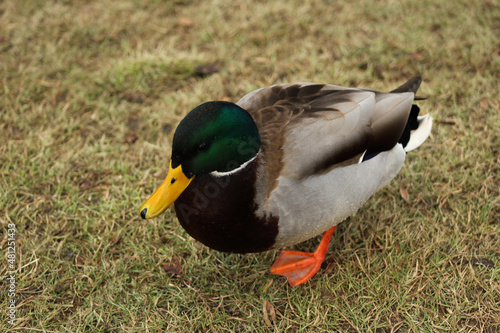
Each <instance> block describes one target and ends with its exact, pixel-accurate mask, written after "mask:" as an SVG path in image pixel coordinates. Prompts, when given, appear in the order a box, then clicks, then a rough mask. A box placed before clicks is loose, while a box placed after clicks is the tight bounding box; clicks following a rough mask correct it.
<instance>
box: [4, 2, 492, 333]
mask: <svg viewBox="0 0 500 333" xmlns="http://www.w3.org/2000/svg"><path fill="white" fill-rule="evenodd" d="M0 21H1V22H2V23H1V25H0V85H1V88H2V92H1V93H0V194H1V197H2V200H0V223H1V224H2V228H1V231H0V232H1V233H0V246H1V247H2V258H1V259H0V260H1V261H2V262H3V263H5V264H1V265H0V277H1V282H0V284H1V285H2V287H4V288H1V290H0V291H1V293H2V296H1V297H0V303H1V305H0V308H1V310H0V320H1V321H0V328H2V327H3V328H4V329H3V330H7V331H22V332H25V331H27V329H32V330H34V331H40V332H59V331H67V332H118V331H120V332H121V331H125V332H159V331H168V332H186V331H191V332H253V331H257V332H272V331H275V332H285V331H286V332H335V331H338V332H498V331H500V221H499V220H500V208H499V207H500V199H499V197H500V193H499V188H500V175H499V174H500V173H499V165H500V164H499V162H500V161H499V152H500V131H499V127H500V100H499V81H500V40H499V38H498V36H499V35H500V4H498V2H496V1H491V0H482V1H481V0H479V1H465V0H458V1H446V0H435V1H429V0H418V1H417V0H402V1H392V0H385V1H368V0H353V1H322V0H311V1H288V0H277V1H273V2H268V1H253V2H246V1H242V0H237V1H217V0H215V1H187V0H175V1H139V0H112V1H83V0H82V1H78V0H76V1H41V0H31V1H15V0H5V1H3V2H1V3H0ZM414 75H422V77H423V79H424V82H423V84H422V86H421V90H420V95H422V96H425V97H427V99H426V100H423V101H419V103H418V104H419V106H420V108H421V109H422V113H431V114H432V116H433V117H434V119H435V124H434V128H433V131H432V135H431V137H430V138H429V139H428V140H427V141H426V142H425V143H424V144H423V145H422V146H421V147H419V149H417V150H415V151H413V152H411V153H410V154H408V157H407V161H406V164H405V166H404V167H403V169H402V170H401V172H400V174H399V175H398V176H397V177H396V178H395V179H394V180H393V181H392V182H391V184H390V185H389V186H388V187H387V188H385V189H384V190H382V191H381V192H379V193H377V194H376V195H375V196H374V197H373V198H372V199H370V201H369V202H368V203H367V204H366V205H365V206H364V207H363V208H362V209H361V210H360V211H358V213H356V214H355V215H353V216H352V217H351V218H350V219H348V220H347V221H345V222H344V223H342V224H341V225H340V226H339V227H338V228H337V231H336V232H335V234H334V237H333V241H332V245H331V246H330V251H329V253H328V254H327V259H326V262H325V263H324V265H323V267H322V269H320V271H319V272H318V274H317V275H316V276H315V277H314V278H313V279H312V280H311V281H310V282H308V283H306V284H305V285H302V286H300V287H296V288H291V287H289V286H288V285H287V283H286V281H285V279H284V278H283V277H278V276H271V275H267V274H266V271H267V269H268V268H269V267H270V265H271V264H272V262H273V260H274V259H275V258H276V257H277V256H278V254H279V252H278V251H271V252H266V253H257V254H249V255H236V254H224V253H219V252H216V251H214V250H211V249H209V248H206V247H205V246H203V245H201V244H200V243H198V242H196V241H194V240H193V239H192V238H191V237H190V236H189V235H187V234H186V232H185V231H184V230H183V229H182V228H181V227H180V226H179V224H178V222H177V221H176V218H175V215H174V214H173V213H172V212H170V211H167V212H166V214H164V215H163V216H161V217H159V218H156V219H154V220H150V221H143V220H141V218H140V216H139V208H140V206H141V204H142V202H143V201H144V200H145V199H146V198H147V196H148V195H149V194H151V193H152V191H153V190H154V188H155V187H156V186H158V185H159V184H160V182H161V181H162V179H163V178H164V177H165V175H166V171H167V169H168V162H169V157H170V156H169V154H170V144H171V140H172V135H173V132H174V130H175V127H176V126H177V124H178V122H179V121H180V120H181V119H182V118H183V116H185V115H186V113H187V112H189V111H190V110H191V109H192V108H194V107H195V106H197V105H198V104H200V103H202V102H205V101H209V100H215V99H219V100H220V99H222V100H230V101H237V100H238V99H239V98H240V97H241V96H243V95H244V94H245V93H247V92H249V91H252V90H254V89H257V88H259V87H263V86H267V85H271V84H274V83H280V82H295V81H312V82H321V83H333V84H338V85H346V86H360V87H369V88H373V89H377V90H390V89H393V88H395V87H397V86H398V85H400V84H402V83H403V82H405V81H406V80H407V79H408V78H410V77H411V76H414ZM311 209H314V207H311ZM8 230H11V232H9V231H8ZM12 230H14V233H13V232H12ZM12 242H14V243H12ZM318 242H319V239H318V238H315V239H312V240H310V241H308V242H305V243H302V244H299V245H297V246H295V247H294V249H298V250H313V249H314V248H315V246H316V245H317V244H318ZM12 244H14V245H15V248H14V247H13V246H12ZM9 247H10V249H9ZM9 251H11V252H12V251H13V253H15V255H14V256H10V257H9V253H10V252H9ZM12 257H14V259H12ZM9 260H10V261H9ZM10 264H12V267H11V266H10ZM11 268H15V269H14V271H12V269H11ZM11 275H13V276H14V279H15V284H14V285H12V284H11V281H12V279H10V277H11ZM8 278H9V279H8ZM11 286H12V287H13V288H14V292H13V293H11V292H9V290H11V289H10V287H11ZM10 294H13V295H10ZM11 301H14V302H15V320H14V321H13V322H12V323H14V324H13V325H12V323H9V320H11V318H12V317H9V316H8V315H9V314H10V312H9V309H8V306H9V305H10V304H11V303H10V302H11ZM3 330H2V329H0V331H3Z"/></svg>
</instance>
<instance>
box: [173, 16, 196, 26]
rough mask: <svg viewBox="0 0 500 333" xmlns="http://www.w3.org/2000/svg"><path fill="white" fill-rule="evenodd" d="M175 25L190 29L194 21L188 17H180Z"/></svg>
mask: <svg viewBox="0 0 500 333" xmlns="http://www.w3.org/2000/svg"><path fill="white" fill-rule="evenodd" d="M177 24H178V25H180V26H181V27H192V26H193V25H194V21H193V20H192V19H190V18H189V17H181V18H180V19H179V20H178V21H177Z"/></svg>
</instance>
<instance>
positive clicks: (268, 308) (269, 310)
mask: <svg viewBox="0 0 500 333" xmlns="http://www.w3.org/2000/svg"><path fill="white" fill-rule="evenodd" d="M262 313H263V315H264V322H265V323H266V325H267V326H269V327H272V326H273V324H272V323H271V321H270V320H269V315H270V316H271V319H272V321H273V322H276V311H274V306H273V305H272V304H271V302H269V301H264V304H263V306H262Z"/></svg>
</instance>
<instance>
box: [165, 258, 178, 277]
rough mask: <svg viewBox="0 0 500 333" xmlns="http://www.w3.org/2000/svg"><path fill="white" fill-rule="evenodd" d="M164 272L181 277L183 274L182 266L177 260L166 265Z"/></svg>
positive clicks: (173, 259) (174, 259)
mask: <svg viewBox="0 0 500 333" xmlns="http://www.w3.org/2000/svg"><path fill="white" fill-rule="evenodd" d="M163 270H164V271H165V272H169V273H171V274H174V275H181V272H182V269H181V266H180V265H179V260H177V259H176V258H172V260H171V261H170V262H166V263H164V264H163Z"/></svg>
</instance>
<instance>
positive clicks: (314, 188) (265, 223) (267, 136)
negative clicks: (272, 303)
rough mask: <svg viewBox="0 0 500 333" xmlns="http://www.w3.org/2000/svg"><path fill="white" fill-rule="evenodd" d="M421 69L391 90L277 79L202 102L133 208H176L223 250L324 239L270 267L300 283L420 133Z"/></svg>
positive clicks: (154, 212) (202, 238)
mask: <svg viewBox="0 0 500 333" xmlns="http://www.w3.org/2000/svg"><path fill="white" fill-rule="evenodd" d="M421 82H422V78H421V77H420V76H416V77H412V78H411V79H409V80H408V81H407V82H406V83H404V84H403V85H401V86H400V87H398V88H396V89H394V90H392V91H390V92H379V91H376V90H371V89H364V88H349V87H342V86H337V85H332V84H319V83H309V82H298V83H283V84H275V85H272V86H269V87H264V88H260V89H257V90H255V91H252V92H250V93H248V94H246V95H245V96H243V97H242V98H241V99H240V100H239V101H238V102H236V103H231V102H227V101H211V102H206V103H203V104H201V105H199V106H197V107H196V108H194V109H193V110H192V111H190V112H189V113H188V114H187V115H186V116H185V118H183V119H182V120H181V121H180V123H179V125H178V127H177V128H176V130H175V133H174V136H173V140H172V151H171V158H170V163H169V170H168V174H167V176H166V178H165V180H164V181H163V183H162V184H161V185H160V186H159V187H158V188H157V189H156V190H155V191H154V193H153V194H152V195H151V196H150V197H149V198H148V199H147V200H146V201H145V202H144V204H143V205H142V207H141V208H140V215H141V217H142V218H143V219H151V218H154V217H157V216H159V215H160V214H162V213H163V212H164V211H165V210H166V209H167V208H169V207H170V206H171V205H173V206H174V209H175V213H176V216H177V219H178V220H179V222H180V224H181V226H182V227H183V228H184V229H185V230H186V232H187V233H188V234H189V235H191V236H192V237H193V238H194V239H196V240H197V241H199V242H201V243H203V244H205V245H206V246H208V247H210V248H212V249H215V250H217V251H222V252H232V253H254V252H262V251H269V250H275V249H282V248H286V247H289V246H292V245H295V244H298V243H301V242H304V241H306V240H308V239H311V238H313V237H316V236H318V235H321V234H323V236H322V238H321V241H320V244H319V246H318V247H317V249H316V250H315V251H314V252H311V253H309V252H302V251H290V250H284V251H282V252H281V254H280V255H279V257H278V258H277V260H276V261H275V262H274V263H273V265H272V266H271V268H270V273H272V274H276V275H281V276H284V277H286V279H287V281H288V283H289V284H290V285H291V286H298V285H301V284H303V283H305V282H307V281H308V280H309V279H310V278H311V277H313V276H314V275H315V274H316V273H317V272H318V270H319V269H320V267H321V263H322V262H323V261H324V259H325V256H326V253H327V251H328V247H329V244H330V241H331V238H332V235H333V233H334V230H335V228H336V227H337V225H338V224H339V223H340V222H342V221H344V220H345V219H346V218H347V217H349V216H350V215H352V214H353V213H355V212H356V211H357V210H358V209H359V208H361V207H362V206H363V204H364V203H365V202H366V201H367V200H368V199H369V198H370V197H371V196H372V195H373V194H374V193H376V192H377V191H378V190H380V189H381V188H383V187H384V186H386V185H387V184H388V183H389V182H390V181H391V180H392V179H393V178H394V177H395V176H396V175H397V174H398V172H399V171H400V169H401V167H402V166H403V163H404V160H405V156H406V153H407V152H409V151H411V150H413V149H415V148H417V147H418V146H420V145H421V144H422V143H423V142H424V141H425V140H426V139H427V138H428V137H429V134H430V132H431V127H432V117H431V116H430V115H429V113H427V114H426V115H424V116H420V115H419V111H420V109H419V107H418V106H417V105H416V104H414V102H415V101H416V100H419V99H424V98H420V97H416V92H417V90H418V88H419V86H420V84H421Z"/></svg>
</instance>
